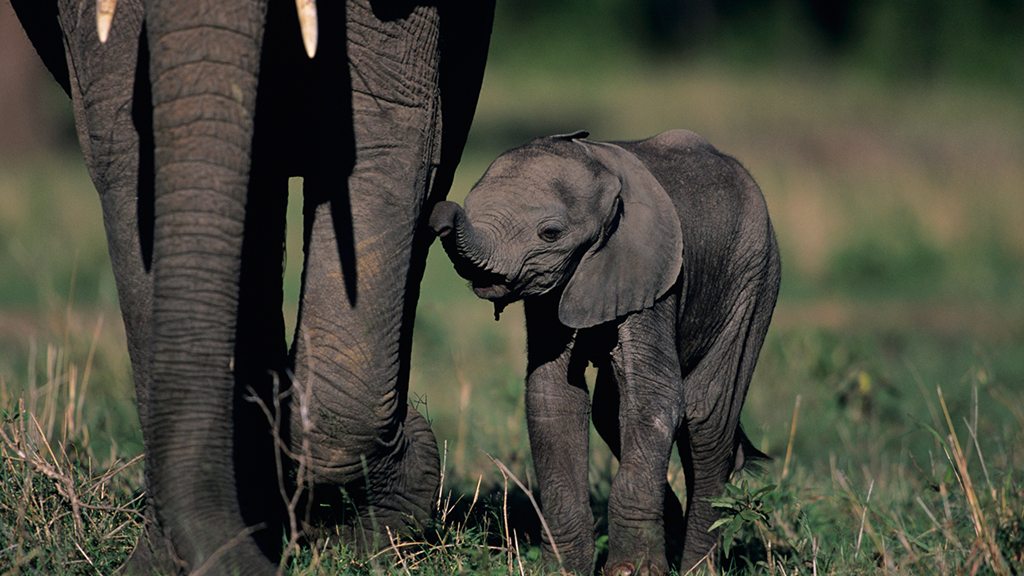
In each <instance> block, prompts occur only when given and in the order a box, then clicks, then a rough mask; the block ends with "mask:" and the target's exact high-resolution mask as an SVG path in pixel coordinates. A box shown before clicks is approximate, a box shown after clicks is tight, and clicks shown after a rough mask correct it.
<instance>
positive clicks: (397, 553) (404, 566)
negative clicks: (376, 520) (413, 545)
mask: <svg viewBox="0 0 1024 576" xmlns="http://www.w3.org/2000/svg"><path fill="white" fill-rule="evenodd" d="M384 528H385V529H386V530H387V531H388V541H389V542H390V543H391V550H392V551H393V552H394V553H395V556H398V561H399V562H400V563H401V564H402V570H404V571H405V574H406V576H412V573H411V572H409V565H408V564H406V563H405V557H404V556H402V551H401V550H399V549H398V544H397V538H395V536H394V535H393V534H391V527H390V526H385V527H384Z"/></svg>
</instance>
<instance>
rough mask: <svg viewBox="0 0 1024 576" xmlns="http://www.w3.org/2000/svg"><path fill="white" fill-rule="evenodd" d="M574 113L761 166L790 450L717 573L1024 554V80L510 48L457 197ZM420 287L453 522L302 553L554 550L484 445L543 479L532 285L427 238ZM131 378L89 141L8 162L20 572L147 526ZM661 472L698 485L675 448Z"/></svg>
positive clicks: (832, 569)
mask: <svg viewBox="0 0 1024 576" xmlns="http://www.w3.org/2000/svg"><path fill="white" fill-rule="evenodd" d="M581 128H583V129H588V130H590V131H591V132H592V135H593V138H595V139H608V140H615V139H635V138H642V137H646V136H650V135H653V134H655V133H657V132H660V131H663V130H666V129H670V128H689V129H692V130H694V131H696V132H698V133H700V134H702V135H703V136H705V137H706V138H708V139H709V140H710V141H711V142H712V143H713V144H715V145H716V146H718V147H719V148H720V149H722V150H723V151H726V152H728V153H730V154H733V155H735V156H736V157H738V158H739V159H740V160H741V161H742V162H743V163H744V164H745V165H746V166H747V167H748V168H749V169H750V171H751V172H752V173H753V175H754V177H755V178H756V179H757V180H758V181H759V183H760V184H761V187H762V189H763V190H764V193H765V196H766V198H767V201H768V205H769V208H770V210H771V214H772V218H773V221H774V224H775V227H776V230H777V232H778V235H779V239H780V244H781V248H782V254H783V259H784V278H783V288H782V295H781V298H780V302H779V305H778V307H777V309H776V314H775V319H774V320H773V324H772V328H771V330H770V332H769V335H768V339H767V342H766V344H765V346H764V349H763V350H762V354H761V359H760V363H759V365H758V369H757V372H756V373H755V376H754V383H753V385H752V387H751V391H750V395H749V396H748V400H747V405H746V410H745V413H744V426H745V428H746V430H747V432H748V434H749V435H750V437H751V438H752V439H753V441H754V442H755V444H757V445H759V447H760V448H761V449H762V450H763V451H765V452H767V453H768V454H769V455H771V456H772V457H773V458H774V460H773V461H772V462H770V463H769V464H768V465H767V466H766V467H765V468H764V470H763V471H762V472H761V473H757V474H744V475H743V476H742V477H741V478H738V479H736V482H735V483H736V485H737V486H738V488H737V490H736V492H735V493H732V494H731V495H730V496H729V498H726V499H723V500H722V501H721V505H722V506H723V510H725V511H726V513H727V516H726V517H727V519H728V523H727V525H726V527H727V530H728V531H730V532H734V537H733V538H732V539H731V540H730V546H729V556H728V558H727V559H724V561H723V565H722V568H721V570H720V572H721V573H732V574H745V573H762V574H772V575H774V574H780V575H781V574H841V575H846V574H866V573H885V574H890V573H893V574H895V573H899V574H936V573H940V574H997V575H1001V574H1018V575H1019V574H1022V573H1024V569H1022V566H1024V512H1022V509H1024V449H1022V446H1024V227H1022V226H1021V222H1022V221H1024V220H1022V219H1024V194H1022V192H1024V106H1021V104H1020V99H1019V98H1018V97H1015V96H1013V95H1009V94H1001V93H998V92H994V91H987V90H980V89H971V88H966V87H962V86H957V85H927V86H926V85H914V84H907V85H901V86H894V85H880V84H877V83H875V82H873V81H871V80H868V79H865V78H861V77H857V76H856V75H853V74H840V73H826V72H823V71H821V70H814V69H797V70H789V71H779V70H778V69H771V70H768V69H766V70H763V71H751V70H743V71H734V70H730V69H728V68H725V67H722V66H715V65H711V64H689V65H685V66H683V65H679V66H670V65H668V64H664V65H660V66H658V67H649V66H632V67H624V68H622V69H618V70H617V71H616V72H614V73H612V72H606V73H603V74H589V75H587V76H586V78H583V77H579V78H575V77H571V76H569V77H566V76H561V77H556V76H554V75H547V74H544V73H533V74H530V73H525V72H512V71H507V70H502V69H500V68H492V69H491V70H489V72H488V76H487V78H486V81H485V87H484V92H483V94H482V97H481V103H480V108H479V112H478V116H477V122H476V124H475V126H474V130H473V133H472V135H471V139H470V143H469V146H468V148H467V153H466V155H465V158H464V161H463V165H462V166H461V167H460V171H459V174H458V176H457V180H456V184H455V187H454V188H453V191H452V193H451V198H452V199H455V200H460V201H461V199H462V197H463V196H464V195H465V193H466V191H467V190H468V189H469V187H470V186H471V185H472V183H473V182H474V181H475V180H476V178H478V177H479V176H480V174H481V173H482V172H483V170H484V169H485V168H486V166H487V164H488V163H489V162H490V161H491V160H492V159H493V158H494V157H495V156H496V155H497V154H498V153H500V152H501V151H502V150H504V149H505V148H508V147H510V146H513V145H517V144H520V143H522V142H524V141H525V140H527V139H529V138H531V137H534V136H540V135H545V134H552V133H559V132H568V131H572V130H576V129H581ZM297 184H298V183H296V185H297ZM297 211H298V207H297V206H294V205H293V206H292V208H291V212H292V214H291V216H292V217H293V218H292V221H293V222H294V221H297ZM298 239H299V233H298V230H297V227H295V226H293V227H292V230H291V231H290V233H289V252H290V256H289V258H288V262H289V270H288V278H287V287H288V288H287V293H288V294H289V295H290V298H291V299H294V298H295V295H296V294H297V286H296V278H297V271H295V270H294V269H293V266H292V264H293V263H298V262H300V261H301V258H300V257H299V256H298V254H299V251H300V247H299V246H298V245H297V242H298ZM419 310H420V313H419V316H418V319H417V328H416V337H415V344H414V358H413V373H412V382H411V395H412V399H413V401H414V402H415V403H416V404H417V406H418V407H419V408H421V410H422V411H424V412H425V413H426V414H427V415H428V417H429V419H430V420H431V421H432V425H433V428H434V431H435V433H436V434H437V437H438V440H439V442H440V443H441V444H442V445H443V446H445V447H446V448H445V477H444V486H443V494H442V501H441V502H440V506H439V518H440V521H439V528H438V533H437V534H431V535H427V536H426V537H425V539H424V541H423V542H419V543H408V544H407V545H406V544H401V543H400V544H399V545H398V546H397V549H398V550H399V551H400V552H399V554H398V559H397V560H396V559H395V555H394V554H385V555H380V556H377V557H374V558H372V559H366V558H355V557H353V556H351V555H350V554H349V553H348V552H347V551H345V550H344V549H339V548H337V547H334V546H331V545H323V544H321V545H317V546H314V547H311V548H308V549H305V550H303V551H301V552H300V553H299V554H298V555H297V556H296V557H294V558H293V561H292V563H291V565H290V566H289V567H288V568H289V571H290V573H292V574H302V575H307V574H341V573H381V572H383V573H396V574H407V573H417V574H448V573H452V572H459V571H463V572H467V573H496V574H497V573H501V574H505V573H509V574H511V573H520V571H521V570H522V572H526V573H544V570H543V569H542V568H541V567H540V564H539V563H538V562H537V558H538V553H537V549H536V548H535V547H533V546H531V544H530V543H531V542H533V543H535V542H537V539H538V534H539V528H538V525H537V524H538V523H537V521H536V518H535V515H534V514H533V512H532V508H531V506H530V504H529V502H528V500H527V499H526V497H525V496H524V493H523V491H522V490H521V489H519V488H518V487H516V486H515V483H514V482H513V481H512V480H511V478H506V475H505V474H504V473H503V471H502V470H501V469H500V468H499V467H498V465H497V464H496V463H495V462H494V461H493V460H492V459H491V457H493V458H495V459H497V460H499V461H501V462H502V463H503V464H504V465H505V466H507V468H508V470H509V471H510V472H511V473H512V474H514V475H515V476H516V477H517V478H518V479H520V480H521V481H522V482H523V483H524V484H529V483H530V477H531V476H532V465H531V460H530V453H529V445H528V441H527V438H526V427H525V418H524V414H523V400H522V396H523V394H522V390H523V385H522V381H523V376H524V372H525V365H526V362H525V355H524V349H525V335H524V331H523V323H522V308H521V306H513V307H511V308H510V309H509V310H508V311H507V312H506V314H504V315H503V317H502V320H501V321H500V322H497V323H496V322H494V320H493V317H492V309H491V307H490V306H489V305H488V304H487V303H485V302H483V301H480V300H477V299H475V298H474V297H473V296H472V294H471V293H470V292H469V290H468V289H467V288H466V287H465V286H464V283H463V282H462V281H461V280H460V279H459V278H458V277H457V276H455V275H454V273H453V271H452V270H451V266H450V264H449V263H448V261H447V260H446V259H445V257H444V255H443V253H442V252H441V251H440V250H439V249H437V247H436V246H435V248H434V250H433V251H432V253H431V257H430V261H429V265H428V270H427V276H426V280H425V285H424V289H423V297H422V299H421V303H420V308H419ZM285 313H286V315H291V316H293V315H294V303H289V304H286V306H285ZM132 394H133V393H132V389H131V383H130V371H129V367H128V361H127V357H126V354H125V351H124V344H123V333H122V331H121V326H120V318H119V315H118V311H117V306H116V295H115V294H114V288H113V280H112V278H111V275H110V271H109V263H108V262H107V257H106V248H105V245H104V241H103V233H102V225H101V222H100V215H99V206H98V201H97V199H96V197H95V193H94V192H93V190H92V187H91V184H90V183H89V181H88V178H87V176H86V175H85V173H84V168H82V163H81V160H80V159H79V158H77V157H56V158H46V159H39V160H32V161H24V160H19V161H18V162H14V161H12V160H10V159H3V158H0V409H3V413H2V415H0V418H2V427H0V430H3V432H4V435H3V437H2V438H0V442H2V444H0V455H2V459H0V483H2V485H3V486H4V489H3V492H2V494H0V574H55V573H62V574H107V573H109V572H110V571H111V570H112V568H113V567H116V566H118V565H119V564H120V562H121V561H122V560H123V558H124V556H125V555H126V554H127V552H128V551H129V550H130V547H131V545H132V544H133V542H134V538H135V535H136V534H137V533H138V529H139V522H140V519H139V516H138V513H137V510H138V509H139V499H138V498H139V494H140V490H141V464H139V463H138V461H137V457H138V456H139V454H140V453H141V441H140V438H139V433H138V430H137V422H136V420H135V415H134V406H133V404H132ZM593 452H594V458H593V462H594V463H593V467H592V473H591V482H592V493H593V499H594V502H595V507H596V510H597V518H598V523H599V530H600V528H601V526H602V522H603V520H602V518H603V516H602V515H603V512H602V511H601V507H602V506H603V503H604V502H605V501H606V500H607V495H608V490H609V482H610V478H611V476H612V474H613V473H614V470H615V463H614V462H613V461H612V458H611V457H610V455H609V454H608V451H607V449H606V448H605V447H604V446H603V445H602V444H601V443H600V441H599V440H597V439H596V436H595V441H594V442H593ZM670 480H671V482H672V485H673V486H674V487H675V488H676V489H677V490H678V491H680V492H681V490H682V486H683V479H682V477H681V474H680V473H679V468H678V465H677V464H676V465H674V467H673V469H672V470H671V473H670ZM762 488H763V489H762ZM471 503H472V504H471ZM602 542H603V541H602ZM520 563H522V564H520ZM521 565H522V566H523V568H521V567H520V566H521Z"/></svg>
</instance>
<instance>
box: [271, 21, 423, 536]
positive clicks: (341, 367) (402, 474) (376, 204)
mask: <svg viewBox="0 0 1024 576" xmlns="http://www.w3.org/2000/svg"><path fill="white" fill-rule="evenodd" d="M390 16H395V15H390ZM345 18H346V19H347V21H348V29H349V38H348V42H347V46H346V47H345V49H344V50H343V51H342V52H343V54H333V56H336V57H337V58H336V59H334V60H333V65H335V66H337V67H338V69H336V70H333V71H328V73H334V74H337V73H339V70H340V71H341V72H342V73H344V74H346V75H348V74H349V73H350V76H349V80H348V82H350V84H351V90H340V89H339V90H337V91H336V92H335V93H334V95H335V96H336V97H337V98H338V99H339V100H338V101H337V102H333V103H327V106H331V105H333V106H337V107H338V108H339V109H340V117H339V118H337V119H336V120H337V121H338V127H340V128H341V133H339V134H326V135H324V138H323V141H324V142H325V144H326V145H328V146H336V148H335V149H334V150H333V152H334V153H336V154H338V155H340V157H339V156H331V155H330V154H328V153H326V152H330V151H331V150H330V149H329V150H327V151H325V150H320V151H319V153H320V154H321V156H322V157H321V158H319V164H318V165H317V166H314V167H313V168H312V169H311V171H310V173H309V174H308V175H307V177H306V181H305V201H306V208H305V220H306V234H307V242H306V267H305V273H304V287H303V297H302V305H301V316H300V319H299V325H298V330H297V333H296V354H295V363H296V370H295V375H296V379H295V390H296V393H295V394H293V396H292V407H291V433H292V446H293V450H294V451H295V452H297V453H300V454H302V451H303V450H304V449H305V450H306V452H305V454H303V457H304V458H306V462H305V463H306V464H307V465H308V468H306V470H307V471H308V473H309V475H310V476H309V477H308V478H305V479H301V478H300V480H312V481H313V482H314V483H315V486H314V493H313V498H314V501H316V502H319V503H330V504H332V506H330V507H323V506H317V507H316V510H317V511H319V512H323V511H325V510H330V512H329V513H330V514H334V515H335V516H334V517H333V518H325V519H322V520H326V521H327V522H328V523H332V524H333V523H344V524H345V525H349V526H354V527H357V528H362V530H358V531H357V532H356V536H357V537H358V538H359V539H362V538H363V537H365V538H366V539H367V540H366V541H364V542H363V543H366V544H370V545H373V542H372V539H373V538H374V536H375V535H376V537H378V538H379V537H383V540H382V541H383V542H384V543H386V542H387V537H386V535H385V534H386V531H385V528H386V527H387V528H390V529H391V531H392V532H394V531H396V530H404V529H405V527H406V526H408V525H410V524H412V525H414V526H415V525H419V526H422V525H424V524H425V523H426V522H427V521H428V520H429V518H430V516H431V505H432V503H433V501H434V497H435V495H436V492H437V490H438V485H439V478H440V471H439V458H438V451H437V444H436V441H435V440H434V436H433V433H432V432H431V431H430V429H429V427H428V426H427V424H426V422H425V420H424V419H423V418H422V416H420V415H419V414H418V413H417V412H416V411H415V410H413V409H412V408H411V407H409V406H408V404H407V400H408V373H409V366H408V363H409V347H410V343H411V331H412V325H413V317H414V314H415V296H416V294H417V292H418V286H419V282H420V279H421V276H422V269H423V262H424V260H425V258H426V249H427V247H428V246H429V239H428V238H426V237H425V236H423V235H418V230H420V229H421V228H423V227H422V226H420V214H421V211H422V210H423V207H424V205H425V204H426V203H427V197H428V191H429V187H430V184H431V177H432V175H433V173H434V170H435V168H436V166H437V164H438V162H439V158H440V141H439V138H440V127H439V122H438V114H439V113H440V112H439V100H438V90H437V71H438V58H439V55H438V42H437V41H438V24H439V21H438V15H437V11H436V10H435V9H433V8H416V9H414V10H413V11H412V12H410V13H409V14H405V15H401V17H396V18H393V19H390V20H388V21H382V20H378V19H377V15H376V14H375V13H374V12H373V11H372V9H371V8H370V6H369V5H367V4H365V3H363V2H349V3H348V12H347V14H346V16H345ZM321 49H323V50H324V53H323V57H324V58H326V59H327V60H326V62H327V63H328V64H330V63H331V62H332V60H331V56H332V53H331V46H330V45H325V46H321ZM320 57H321V56H318V58H320ZM349 69H351V72H350V70H349ZM342 84H344V82H343V83H342ZM334 88H335V89H338V88H339V86H337V85H335V86H334ZM349 118H350V122H351V123H350V124H349V125H348V126H346V125H345V122H346V121H347V120H348V119H349ZM347 130H350V132H349V133H346V131H347ZM332 138H333V139H338V140H340V141H341V142H342V144H341V145H338V143H337V142H334V141H332V140H331V139H332ZM349 138H351V146H348V145H347V141H348V139H349ZM346 167H350V169H351V172H350V173H349V174H348V177H347V178H345V176H346ZM303 440H308V442H306V443H303ZM341 491H344V494H342V492H341ZM348 504H352V505H354V507H355V511H356V516H355V518H351V517H349V518H344V519H342V518H338V517H337V514H339V513H341V511H342V510H343V509H345V508H347V506H348ZM380 541H381V540H378V542H380Z"/></svg>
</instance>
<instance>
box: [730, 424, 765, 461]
mask: <svg viewBox="0 0 1024 576" xmlns="http://www.w3.org/2000/svg"><path fill="white" fill-rule="evenodd" d="M736 432H737V433H736V463H735V465H733V472H739V471H740V470H743V467H744V466H747V467H748V469H751V470H754V471H760V470H761V467H762V465H763V464H764V463H765V462H768V461H770V460H771V459H772V457H771V456H769V455H767V454H765V453H764V452H761V451H760V450H758V449H757V448H754V444H753V443H751V442H750V438H747V435H746V433H745V432H743V428H742V427H740V429H739V430H737V431H736Z"/></svg>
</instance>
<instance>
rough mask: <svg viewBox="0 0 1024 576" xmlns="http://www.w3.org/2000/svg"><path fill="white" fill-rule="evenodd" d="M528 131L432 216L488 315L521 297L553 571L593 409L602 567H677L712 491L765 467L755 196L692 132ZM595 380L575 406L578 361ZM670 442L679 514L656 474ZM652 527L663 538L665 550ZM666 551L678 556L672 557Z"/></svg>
mask: <svg viewBox="0 0 1024 576" xmlns="http://www.w3.org/2000/svg"><path fill="white" fill-rule="evenodd" d="M585 136H586V133H585V132H584V133H576V134H571V135H563V136H555V137H550V138H540V139H537V140H534V141H532V142H530V143H528V144H526V145H525V146H522V147H520V148H516V149H514V150H511V151H509V152H506V153H505V154H503V155H502V156H500V157H499V158H498V159H497V160H496V161H495V162H494V164H492V165H491V167H490V168H489V169H488V170H487V172H486V174H484V176H483V178H482V179H481V180H480V182H478V183H477V184H476V186H475V187H474V188H473V189H472V190H471V191H470V193H469V195H468V196H467V197H466V208H465V211H463V209H462V208H460V207H459V206H458V205H456V204H453V203H451V202H442V203H440V204H438V205H437V207H436V208H435V209H434V212H433V214H432V216H431V220H430V224H431V227H432V228H433V229H434V231H435V232H436V233H437V234H438V235H439V236H441V238H442V242H443V244H444V248H445V250H446V251H447V253H448V255H449V257H450V258H451V259H452V261H453V263H454V264H455V268H456V270H457V271H458V272H459V274H460V275H462V276H463V277H465V278H467V279H469V280H470V281H471V282H472V288H473V291H474V292H475V293H476V294H477V295H478V296H480V297H481V298H486V299H489V300H492V301H494V303H495V306H496V311H499V312H500V309H501V308H502V307H503V306H504V305H506V304H507V303H509V302H512V301H515V300H519V299H522V300H523V302H524V305H525V311H526V329H527V338H528V361H529V365H528V367H527V381H526V412H527V420H528V425H529V432H530V445H531V449H532V452H533V459H534V463H535V466H536V471H537V480H538V484H539V487H540V496H541V506H542V509H543V512H544V515H545V518H546V520H547V522H548V524H549V526H550V528H551V532H552V536H553V538H554V541H553V542H552V541H548V539H547V537H546V536H545V541H544V546H545V549H546V550H547V551H548V553H549V558H550V557H552V555H551V551H552V549H553V548H555V547H557V549H558V552H559V553H560V554H561V557H562V559H563V561H564V566H565V568H566V569H567V570H569V571H571V572H575V573H577V574H589V573H590V572H591V571H592V569H593V558H594V534H593V526H594V519H593V516H592V513H591V509H590V504H589V499H588V496H589V495H588V479H587V472H588V469H589V466H588V456H589V447H588V437H589V433H588V431H589V425H590V420H591V417H593V421H594V426H595V427H596V428H597V430H598V432H599V433H600V434H601V436H602V438H604V440H605V441H606V442H607V443H608V445H609V446H610V447H611V450H612V452H613V453H614V455H615V456H616V458H618V459H619V462H620V467H619V471H618V473H617V474H616V476H615V479H614V481H613V483H612V490H611V496H610V499H609V502H608V535H609V546H610V551H609V556H608V561H607V564H606V566H605V569H604V572H605V574H616V575H625V574H661V573H664V572H667V571H668V568H669V562H668V557H667V555H666V541H668V548H669V551H670V553H671V552H672V550H671V549H672V548H673V547H674V546H678V538H679V537H682V569H683V570H685V569H687V568H689V567H691V566H693V565H695V564H697V563H699V562H700V561H701V560H702V559H703V558H704V557H705V555H707V554H708V552H709V551H711V550H712V548H713V546H714V544H715V543H716V542H717V538H718V534H717V531H716V532H709V531H708V528H710V526H711V524H712V523H713V522H714V521H715V520H716V519H717V514H716V513H715V511H714V510H713V509H712V508H711V506H710V505H709V503H708V501H707V499H708V498H710V497H713V496H717V495H719V494H720V493H721V492H722V490H723V487H724V485H725V482H726V481H727V480H728V478H729V476H730V474H731V473H732V472H733V471H734V470H738V469H739V468H741V467H742V466H743V462H744V460H747V459H750V458H755V457H763V456H764V455H763V454H760V453H759V452H757V451H756V450H755V449H754V448H753V447H752V446H751V445H750V443H749V441H748V440H747V438H746V437H745V436H744V434H743V431H742V430H741V429H740V427H739V422H740V410H741V408H742V406H743V400H744V397H745V396H746V393H747V387H748V385H749V383H750V377H751V373H752V372H753V370H754V364H755V362H756V361H757V356H758V352H759V350H760V348H761V343H762V341H763V340H764V336H765V332H766V331H767V329H768V323H769V321H770V319H771V315H772V310H773V308H774V306H775V299H776V296H777V294H778V288H779V253H778V247H777V245H776V242H775V235H774V233H773V231H772V226H771V223H770V221H769V219H768V212H767V209H766V207H765V202H764V199H763V197H762V196H761V191H760V189H759V188H758V187H757V185H756V184H755V183H754V181H753V179H751V177H750V175H749V174H748V173H747V172H746V170H744V169H743V167H742V166H740V164H739V163H738V162H737V161H736V160H734V159H733V158H730V157H729V156H726V155H723V154H721V153H719V152H718V151H717V150H715V149H714V148H713V147H712V146H711V145H710V144H708V143H707V142H706V141H704V140H703V139H702V138H700V137H699V136H697V135H696V134H693V133H692V132H687V131H682V130H673V131H671V132H665V133H663V134H660V135H658V136H655V137H654V138H651V139H648V140H643V141H639V142H620V143H617V144H608V143H599V142H592V141H588V140H585V139H584V137H585ZM588 362H589V363H593V364H594V365H595V366H596V367H597V369H598V373H597V379H596V384H595V390H594V398H593V403H592V404H591V401H590V398H589V395H588V390H587V384H586V382H585V380H584V374H583V373H584V369H585V368H586V366H587V364H588ZM673 443H678V446H679V455H680V457H681V460H682V463H683V467H684V470H685V475H686V492H687V507H686V509H687V511H688V513H687V514H686V516H685V518H684V517H683V515H682V510H681V507H680V504H679V501H678V500H677V499H676V497H675V495H674V494H673V493H672V491H671V490H670V489H668V486H667V482H666V474H667V471H668V463H669V457H670V454H671V450H672V445H673ZM666 534H667V535H668V540H666ZM676 552H678V551H676Z"/></svg>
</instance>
